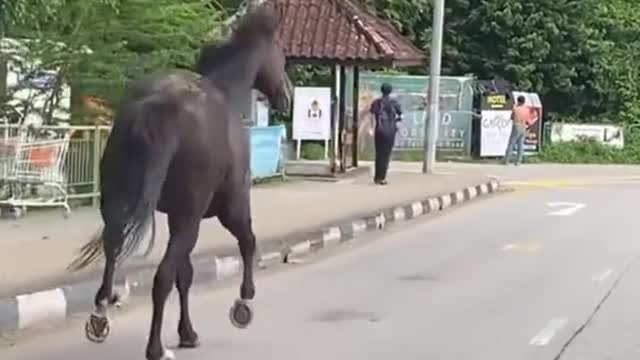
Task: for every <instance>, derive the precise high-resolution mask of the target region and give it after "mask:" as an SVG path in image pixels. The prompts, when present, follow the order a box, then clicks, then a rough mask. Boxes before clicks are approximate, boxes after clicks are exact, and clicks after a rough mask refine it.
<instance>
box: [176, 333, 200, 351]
mask: <svg viewBox="0 0 640 360" xmlns="http://www.w3.org/2000/svg"><path fill="white" fill-rule="evenodd" d="M178 347H179V348H181V349H195V348H198V347H200V340H198V337H197V336H196V337H194V338H193V339H185V340H180V343H179V344H178Z"/></svg>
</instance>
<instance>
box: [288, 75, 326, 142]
mask: <svg viewBox="0 0 640 360" xmlns="http://www.w3.org/2000/svg"><path fill="white" fill-rule="evenodd" d="M330 138H331V88H328V87H296V88H295V90H294V98H293V139H294V140H329V139H330Z"/></svg>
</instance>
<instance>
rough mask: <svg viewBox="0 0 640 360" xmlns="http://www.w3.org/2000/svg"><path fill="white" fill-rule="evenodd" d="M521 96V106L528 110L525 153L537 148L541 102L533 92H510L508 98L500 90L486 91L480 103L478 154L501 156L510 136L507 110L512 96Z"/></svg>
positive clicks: (510, 125)
mask: <svg viewBox="0 0 640 360" xmlns="http://www.w3.org/2000/svg"><path fill="white" fill-rule="evenodd" d="M520 95H522V96H524V98H525V106H527V107H529V109H530V114H531V116H530V118H529V120H528V121H527V126H528V128H527V134H526V136H525V143H524V151H525V153H532V152H537V151H539V149H540V137H541V136H542V135H541V133H542V103H541V101H540V97H539V96H538V94H536V93H527V92H519V91H514V92H513V93H512V96H511V99H507V96H506V94H503V93H489V94H488V95H485V96H483V98H482V103H481V111H482V120H481V122H480V157H497V156H504V154H505V151H506V150H507V144H508V143H509V137H510V136H511V127H512V123H511V109H512V108H513V104H514V99H516V98H517V97H518V96H520Z"/></svg>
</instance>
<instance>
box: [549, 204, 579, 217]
mask: <svg viewBox="0 0 640 360" xmlns="http://www.w3.org/2000/svg"><path fill="white" fill-rule="evenodd" d="M547 206H549V207H552V208H558V207H562V208H563V209H560V210H555V211H552V212H550V213H549V215H551V216H569V215H573V214H575V213H577V212H578V211H579V210H582V209H584V208H585V207H586V206H587V204H582V203H576V202H566V201H561V202H548V203H547Z"/></svg>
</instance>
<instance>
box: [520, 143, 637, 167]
mask: <svg viewBox="0 0 640 360" xmlns="http://www.w3.org/2000/svg"><path fill="white" fill-rule="evenodd" d="M628 140H630V141H628V142H627V143H626V144H625V146H624V148H622V149H620V148H615V147H612V146H609V145H605V144H603V143H601V142H598V141H597V140H595V139H580V140H578V141H571V142H559V143H553V144H548V145H545V146H543V148H542V151H541V152H540V153H538V154H537V155H535V156H531V157H528V158H527V162H534V163H540V162H551V163H564V164H578V163H581V164H640V142H639V141H637V140H636V139H634V138H631V139H628Z"/></svg>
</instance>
